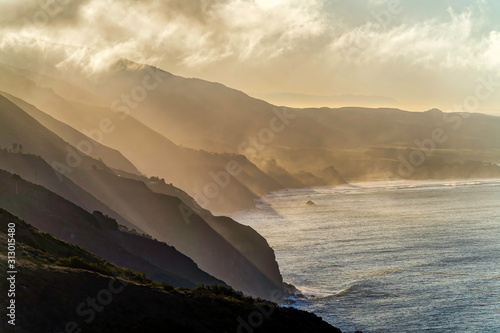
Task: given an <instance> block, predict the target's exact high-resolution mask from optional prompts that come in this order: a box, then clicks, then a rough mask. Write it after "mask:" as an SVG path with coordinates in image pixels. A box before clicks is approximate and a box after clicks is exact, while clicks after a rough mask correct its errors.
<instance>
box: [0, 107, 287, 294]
mask: <svg viewBox="0 0 500 333" xmlns="http://www.w3.org/2000/svg"><path fill="white" fill-rule="evenodd" d="M0 101H1V98H0ZM3 102H4V104H3V105H1V104H0V120H2V119H3V122H2V123H1V124H0V126H4V127H5V129H6V131H0V143H2V142H3V143H4V144H5V145H8V144H10V142H22V143H23V146H25V147H26V148H25V150H26V151H28V152H32V153H33V152H35V153H37V154H40V155H41V156H42V157H43V158H44V159H45V160H46V161H51V160H52V161H53V160H56V161H65V159H66V156H65V155H66V154H67V151H68V149H69V150H73V151H75V150H76V148H73V147H72V146H71V145H69V144H68V143H65V142H64V141H63V140H62V139H60V138H59V137H57V136H56V135H55V134H54V133H52V132H50V131H48V130H47V129H46V128H44V127H43V126H41V125H40V124H39V123H38V122H36V120H34V119H33V118H31V117H30V116H29V115H27V114H26V113H24V112H23V110H21V109H19V108H18V107H17V106H15V105H14V104H12V103H10V101H8V100H7V99H4V100H3ZM16 115H17V116H16ZM2 117H3V118H2ZM23 121H24V122H23ZM26 123H27V124H29V125H30V127H26V126H25V125H26ZM9 131H11V133H15V135H14V134H13V135H12V136H9ZM33 133H36V135H34V134H33ZM29 136H32V137H31V138H29ZM2 140H3V141H2ZM44 141H45V142H47V141H48V142H50V143H51V145H44V146H43V147H40V148H38V146H37V142H42V143H43V142H44ZM21 155H22V154H21ZM17 158H18V160H23V161H22V162H20V163H17V164H14V165H12V164H11V165H10V166H9V168H10V170H12V171H13V172H15V167H19V165H20V164H21V165H22V164H23V163H24V167H20V169H21V170H23V169H24V170H25V172H24V174H28V175H29V177H33V174H34V172H36V170H33V169H31V170H30V164H29V163H26V158H25V157H22V156H18V157H17ZM81 158H82V161H81V163H79V164H77V165H73V166H72V167H71V171H70V172H65V175H66V176H67V177H68V178H69V179H70V180H71V181H73V182H74V183H75V184H76V185H78V186H79V187H81V188H82V189H83V190H84V191H86V192H88V193H90V194H91V195H92V196H94V197H95V198H96V199H97V200H98V201H100V202H102V203H103V204H104V205H106V206H107V207H109V209H108V210H109V211H111V212H116V213H114V214H115V215H118V217H121V216H123V218H124V220H126V221H130V222H128V223H122V221H121V220H120V219H118V222H119V223H121V224H125V225H128V226H129V227H132V228H133V226H134V225H135V226H137V227H138V228H139V229H141V230H144V231H146V232H147V233H149V234H151V235H152V236H154V237H156V238H158V239H160V240H162V241H166V242H168V243H169V244H172V245H175V246H176V247H178V249H179V250H180V251H181V252H182V253H184V254H186V255H188V256H190V257H191V258H193V259H194V260H195V261H196V262H197V263H198V264H199V265H200V266H201V267H202V269H204V270H206V271H207V272H209V273H210V274H212V275H214V276H216V277H217V278H219V279H222V280H224V281H225V282H227V283H229V284H230V285H231V286H233V287H234V288H236V289H238V290H242V291H245V292H248V293H251V294H253V295H258V296H261V297H269V292H270V290H274V289H275V288H282V281H281V275H280V274H279V270H278V268H277V264H276V261H275V258H274V253H273V251H272V250H271V249H270V248H269V246H268V245H267V243H265V242H262V241H260V238H261V237H260V236H258V237H249V240H247V241H246V243H247V244H248V243H249V244H250V245H251V246H252V247H254V248H258V247H260V246H264V249H262V250H259V251H253V253H250V252H246V253H245V254H242V253H240V251H239V250H238V248H236V247H235V246H233V245H232V244H234V243H235V241H236V240H235V239H225V238H224V236H221V235H220V234H219V233H218V232H217V231H215V230H214V229H213V228H212V227H210V226H209V225H208V224H207V223H206V222H205V221H204V220H203V219H202V218H200V217H196V216H193V217H192V218H193V219H196V220H199V223H191V224H188V223H186V221H185V212H183V211H182V210H180V208H179V206H180V205H181V203H182V201H180V200H179V199H177V198H172V197H168V196H165V195H161V194H155V193H154V192H152V191H151V190H149V189H148V188H147V186H146V185H144V183H142V182H140V181H134V180H131V179H127V178H126V177H119V176H117V175H116V174H115V173H114V171H113V170H110V169H109V168H108V167H107V166H106V165H105V164H104V163H102V162H100V161H97V160H94V159H92V158H91V157H88V156H82V157H81ZM83 162H85V163H83ZM4 164H6V165H9V163H6V162H5V163H4ZM193 168H195V167H194V166H193ZM44 170H45V171H46V172H45V174H46V175H47V177H48V179H47V180H44V182H45V183H46V184H48V185H50V186H51V187H52V188H55V189H56V190H57V191H61V192H62V193H64V191H65V190H67V189H66V186H64V185H60V182H59V183H58V182H56V181H55V180H54V175H53V172H52V173H51V172H50V171H48V170H47V168H46V166H45V167H44ZM41 176H42V174H40V175H38V177H41ZM56 176H57V177H58V178H60V179H59V180H60V181H61V180H62V181H63V183H64V179H65V178H63V177H61V176H60V175H56ZM30 179H31V178H30ZM37 181H38V182H40V183H41V181H40V180H37ZM68 186H69V188H75V186H72V184H69V185H68ZM76 191H77V193H76V194H77V195H80V196H81V195H82V193H81V192H82V191H80V190H79V189H78V188H76ZM64 194H65V193H64ZM70 197H71V196H70ZM71 198H74V196H73V197H71ZM84 201H85V200H84ZM95 201H96V200H94V201H93V202H90V203H89V202H86V204H88V205H91V204H92V203H95ZM86 207H88V206H86ZM92 209H95V208H92ZM105 213H106V212H105ZM115 215H110V216H112V217H116V216H115ZM227 223H230V224H233V225H236V223H235V222H234V221H232V220H231V221H228V222H227ZM247 229H248V231H247V232H246V234H248V235H251V234H255V231H253V230H252V229H250V228H247ZM226 235H227V237H229V236H230V235H228V234H227V233H226ZM196 239H200V241H199V242H197V241H195V240H196ZM254 240H255V243H254ZM262 253H265V254H262ZM262 262H265V264H264V265H263V264H262Z"/></svg>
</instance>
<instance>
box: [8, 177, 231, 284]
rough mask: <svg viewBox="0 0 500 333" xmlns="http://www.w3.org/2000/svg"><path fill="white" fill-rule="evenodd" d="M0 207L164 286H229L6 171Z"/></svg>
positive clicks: (179, 256)
mask: <svg viewBox="0 0 500 333" xmlns="http://www.w3.org/2000/svg"><path fill="white" fill-rule="evenodd" d="M0 208H4V209H6V210H8V211H10V212H12V213H14V214H16V215H17V216H19V217H21V218H22V219H24V220H26V221H27V222H29V223H31V224H33V225H34V226H35V227H37V228H38V229H40V230H41V231H43V232H48V233H50V234H51V235H53V236H55V237H57V238H59V239H61V240H64V241H67V242H70V243H72V244H74V245H78V246H80V247H82V248H85V249H87V250H88V251H91V252H92V253H95V254H97V255H99V256H100V257H102V258H104V259H106V260H109V261H111V262H112V263H114V264H117V265H120V266H124V267H127V268H130V269H134V270H138V271H142V272H145V273H147V274H148V275H150V276H152V277H154V278H155V279H158V280H160V281H164V282H166V283H171V284H173V285H176V286H183V287H194V286H196V285H199V284H224V283H223V282H222V281H220V280H217V279H215V278H214V277H212V276H210V275H208V274H207V273H205V272H203V271H201V270H200V269H199V268H198V267H197V266H196V264H195V263H194V262H193V261H192V260H191V259H190V258H188V257H186V256H185V255H183V254H181V253H179V252H177V250H175V249H174V248H173V247H171V246H168V245H166V244H163V243H159V242H158V241H155V240H151V239H147V238H144V237H138V236H135V235H130V234H129V233H127V232H122V231H120V230H119V228H118V224H117V223H116V221H115V220H112V219H110V218H108V217H106V216H105V215H103V214H101V213H100V212H94V213H93V214H90V213H88V212H86V211H85V210H83V209H82V208H80V207H78V206H76V205H74V204H72V203H71V202H69V201H67V200H66V199H63V198H61V197H60V196H58V195H56V194H54V193H52V192H50V191H48V190H47V189H45V188H43V187H42V186H39V185H34V184H32V183H29V182H27V181H24V180H22V179H19V178H18V177H16V176H14V175H13V174H11V173H8V172H6V171H3V170H0ZM136 251H137V252H136ZM181 273H185V274H186V276H183V275H182V274H181Z"/></svg>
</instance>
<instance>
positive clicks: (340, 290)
mask: <svg viewBox="0 0 500 333" xmlns="http://www.w3.org/2000/svg"><path fill="white" fill-rule="evenodd" d="M308 200H311V201H313V202H314V203H315V205H307V204H306V202H307V201H308ZM257 206H258V209H255V210H252V211H245V212H238V213H235V214H233V215H232V217H233V218H235V219H236V220H237V221H239V222H240V223H243V224H246V225H250V226H252V227H253V228H254V229H256V230H257V231H258V232H259V233H261V234H262V235H263V236H264V237H266V239H267V240H268V242H269V244H270V245H271V246H272V247H273V248H274V250H275V252H276V257H277V261H278V263H279V265H280V269H281V272H282V274H283V277H284V280H285V281H286V282H289V283H292V284H293V285H295V286H297V287H298V288H299V289H300V290H301V291H303V292H304V294H305V295H306V298H305V299H297V300H296V303H294V304H293V306H294V307H297V308H299V309H303V310H307V311H312V312H314V313H316V314H317V315H319V316H321V317H323V319H325V320H326V321H327V322H329V323H331V324H332V325H334V326H336V327H339V328H340V329H341V330H342V331H344V332H354V331H355V330H361V331H363V333H372V332H384V333H385V332H398V333H399V332H440V333H443V332H461V333H463V332H478V333H486V332H495V333H499V332H500V180H463V181H387V182H370V183H354V184H350V185H343V186H336V187H315V188H307V189H299V190H283V191H279V192H275V193H272V194H270V195H268V196H265V197H264V198H262V200H260V201H259V202H258V205H257Z"/></svg>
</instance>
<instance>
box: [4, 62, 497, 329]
mask: <svg viewBox="0 0 500 333" xmlns="http://www.w3.org/2000/svg"><path fill="white" fill-rule="evenodd" d="M499 126H500V118H499V117H494V116H488V115H483V114H470V113H465V112H455V113H445V112H442V111H440V110H436V109H432V110H428V111H425V112H408V111H404V110H399V109H393V108H379V109H371V108H360V107H348V108H335V109H333V108H304V109H298V108H289V107H283V106H276V105H272V104H270V103H268V102H266V101H263V100H259V99H255V98H252V97H250V96H248V95H247V94H245V93H243V92H241V91H237V90H234V89H231V88H228V87H226V86H224V85H222V84H219V83H214V82H208V81H204V80H200V79H196V78H184V77H180V76H176V75H173V74H171V73H168V72H166V71H163V70H162V69H159V68H156V67H152V66H148V65H144V64H138V63H134V62H132V61H129V60H125V59H122V60H119V61H117V62H116V63H114V64H113V65H112V66H110V67H109V68H107V69H106V70H104V71H101V72H99V73H94V74H92V75H84V74H82V73H80V72H78V71H77V70H61V69H57V68H49V69H47V68H44V69H43V70H42V69H40V70H39V71H37V70H36V68H23V67H22V66H20V65H19V64H12V63H11V64H0V148H1V149H0V208H1V209H3V210H1V211H0V219H1V221H2V222H1V226H2V228H4V229H5V226H6V225H7V223H8V222H10V221H14V223H15V224H16V226H18V228H19V229H18V232H19V235H22V237H21V238H20V239H18V242H20V244H19V246H20V247H21V248H22V251H23V252H22V253H23V254H22V261H21V265H22V268H23V274H24V276H25V278H26V281H25V282H21V283H22V284H23V285H25V286H28V287H27V288H32V290H36V291H37V292H41V290H42V289H43V288H46V287H44V284H43V281H46V280H47V281H57V283H59V284H61V285H63V286H65V288H76V289H78V288H77V286H76V284H77V283H79V284H80V285H86V286H87V287H85V288H87V290H84V288H83V287H82V288H80V289H78V290H77V292H75V293H74V294H73V293H71V295H70V296H68V295H65V294H64V293H63V292H61V291H60V290H57V288H55V286H54V285H53V284H50V285H49V287H47V288H48V289H47V290H46V291H45V293H49V294H51V295H53V296H52V297H53V299H52V301H51V302H49V301H47V300H44V302H49V303H50V304H45V303H44V302H42V303H40V302H37V303H36V304H37V308H36V311H35V310H33V312H38V311H40V312H41V313H43V311H44V308H47V309H48V308H50V311H55V310H54V309H55V308H56V307H57V304H63V303H64V302H65V301H67V302H69V303H68V304H71V306H77V305H78V304H77V303H75V302H77V301H78V299H80V298H84V295H85V294H86V293H88V292H92V290H94V289H95V288H94V287H96V286H98V285H100V284H103V283H107V282H106V281H107V280H109V279H110V275H109V274H108V273H109V270H111V271H120V272H122V273H123V272H129V273H127V274H128V275H127V274H125V275H123V274H122V275H123V276H121V278H123V279H125V280H127V281H131V282H132V284H133V285H132V286H131V288H129V289H127V292H126V293H124V294H123V295H121V296H120V299H121V300H120V304H121V305H120V306H121V308H119V309H118V310H117V311H118V312H117V313H118V314H115V315H116V316H117V317H116V318H117V319H116V320H115V322H119V323H120V324H116V325H118V326H116V327H113V328H112V329H113V330H110V331H120V332H124V331H125V330H124V327H126V326H124V324H123V323H125V322H126V320H125V319H126V316H127V314H128V313H130V312H134V309H135V308H136V307H135V306H130V307H127V306H124V305H123V304H128V303H130V302H133V300H134V301H137V300H142V302H146V303H147V304H148V307H147V309H148V311H151V315H152V314H153V313H154V314H158V316H161V313H162V312H161V311H160V309H162V308H164V307H176V306H179V308H177V309H176V310H175V311H176V313H183V310H186V309H192V308H195V309H196V311H195V314H196V315H197V316H199V317H200V321H199V327H194V326H192V325H194V324H192V323H187V322H186V320H187V319H185V318H184V317H182V316H185V313H184V314H183V315H181V317H176V316H177V315H175V316H174V315H173V314H172V315H171V316H165V320H166V322H168V323H169V324H171V325H173V326H172V327H177V328H178V330H177V331H179V332H182V331H189V332H209V331H213V330H215V329H221V328H222V329H225V330H230V329H237V328H238V323H239V322H238V319H237V318H239V317H245V316H248V314H249V313H251V312H252V311H255V309H256V308H258V306H269V304H271V303H269V302H270V301H271V300H272V299H273V297H272V294H273V293H275V292H276V291H278V292H280V293H282V294H283V295H290V293H293V292H296V290H295V289H294V288H293V286H290V285H287V284H286V283H285V282H284V281H283V278H282V276H281V274H280V270H279V266H278V263H277V262H276V258H275V255H274V251H273V249H272V248H271V247H270V246H269V244H268V243H267V241H266V240H265V239H264V238H263V237H262V236H261V235H259V234H258V233H257V232H256V231H255V230H254V229H252V228H251V227H248V226H245V225H242V224H240V223H238V222H237V221H235V220H234V219H232V218H230V217H226V216H223V214H228V213H230V212H235V211H239V210H245V209H253V208H255V200H257V199H258V198H259V197H261V196H262V195H265V194H267V193H270V192H272V191H277V190H280V189H285V188H298V187H307V186H327V185H338V184H345V183H348V182H353V181H361V180H379V179H397V178H408V179H445V178H488V177H500V166H499V164H500V133H499V132H498V131H496V130H495V129H497V128H499ZM415 138H418V139H415ZM11 214H13V215H11ZM14 215H15V216H14ZM21 220H23V221H24V222H23V221H21ZM35 228H36V229H38V230H39V231H38V230H36V229H35ZM4 229H2V233H5V230H4ZM40 232H42V233H40ZM43 233H46V234H43ZM0 236H2V237H4V236H3V235H2V234H0ZM2 243H3V241H2ZM54 251H55V252H54ZM2 253H5V252H2ZM2 260H3V261H5V260H6V258H5V256H4V255H2ZM62 267H64V268H62ZM95 267H100V268H99V269H98V270H97V271H96V270H95ZM102 267H107V268H108V270H104V269H103V268H102ZM110 267H111V268H110ZM116 267H118V268H116ZM93 268H94V270H92V269H93ZM130 272H136V273H134V274H136V275H134V274H132V273H130ZM141 274H143V275H144V276H147V278H145V277H144V276H143V275H141ZM35 276H40V277H41V279H36V278H35ZM134 279H135V280H134ZM167 285H168V286H169V287H166V286H167ZM200 285H205V286H213V287H198V288H197V286H200ZM92 288H94V289H92ZM231 288H232V289H231ZM91 289H92V290H91ZM233 289H234V290H233ZM189 290H191V291H189ZM193 290H194V291H193ZM22 295H25V296H26V297H27V298H26V301H27V300H29V298H28V296H27V293H26V292H24V293H22ZM250 296H251V297H256V298H257V299H252V298H251V297H250ZM23 297H24V296H23ZM40 297H41V298H40V299H43V297H42V296H40ZM246 297H248V298H246ZM63 300H64V301H63ZM27 304H28V303H26V306H28V305H27ZM210 304H216V305H215V307H214V308H213V309H212V311H213V313H212V315H213V316H216V317H217V316H225V320H229V321H228V322H224V323H222V322H218V321H216V320H211V319H210V318H211V316H209V315H207V314H204V313H205V312H204V311H209V310H208V309H209V308H210ZM262 304H264V305H262ZM4 305H6V304H3V303H2V308H3V309H5V306H4ZM116 306H117V307H120V306H118V305H116ZM272 306H273V307H275V306H276V305H274V304H273V305H272ZM51 307H52V308H51ZM277 309H278V310H276V312H277V315H276V316H272V317H271V318H270V319H269V320H267V321H266V324H265V325H263V326H262V327H261V331H262V332H271V331H273V328H275V327H281V328H284V327H290V331H291V332H295V331H297V332H298V331H301V330H300V329H302V328H304V327H310V328H311V327H315V329H314V331H318V332H330V331H331V332H336V331H337V330H336V329H334V328H332V327H330V326H329V325H328V324H326V323H324V322H322V321H321V319H319V318H317V317H315V316H314V315H310V314H307V313H303V312H299V311H296V310H293V309H289V308H282V307H277ZM23 311H24V310H23ZM26 311H27V310H26ZM68 311H69V310H67V309H65V310H64V313H61V315H59V316H56V315H55V314H54V313H52V312H51V316H49V317H47V318H48V319H47V322H45V323H44V324H43V325H42V326H39V327H38V330H36V329H35V328H34V326H33V327H32V328H29V329H27V331H30V332H38V331H40V332H41V331H42V329H44V330H60V329H61V326H60V324H61V322H62V321H63V317H64V316H65V315H69V312H68ZM186 311H187V310H186ZM115 315H113V316H115ZM134 315H136V314H134ZM2 316H3V314H2ZM23 316H24V317H20V320H25V321H26V322H28V321H32V320H35V321H37V320H41V319H40V317H36V316H35V315H28V314H25V315H23ZM152 316H153V315H152ZM158 316H153V317H154V318H156V319H154V320H153V321H151V323H150V324H151V326H150V327H157V326H155V325H159V320H160V319H159V317H158ZM2 318H3V317H2ZM160 318H161V317H160ZM143 320H145V319H143ZM301 320H303V321H301ZM299 321H301V322H300V323H299ZM295 323H296V324H295ZM240 324H241V323H240ZM98 325H99V328H100V329H101V328H102V329H104V328H105V327H106V323H105V322H102V321H99V322H98ZM120 325H122V326H120ZM266 325H267V326H266ZM297 325H298V326H297ZM201 327H205V329H202V328H201ZM207 327H208V328H211V329H213V330H210V329H207Z"/></svg>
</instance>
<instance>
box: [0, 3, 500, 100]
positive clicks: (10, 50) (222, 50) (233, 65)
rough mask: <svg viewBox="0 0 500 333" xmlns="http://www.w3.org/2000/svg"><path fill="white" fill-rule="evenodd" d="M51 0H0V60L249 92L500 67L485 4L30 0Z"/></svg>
mask: <svg viewBox="0 0 500 333" xmlns="http://www.w3.org/2000/svg"><path fill="white" fill-rule="evenodd" d="M56 1H59V2H58V3H63V4H64V5H61V6H62V7H61V8H60V9H57V10H55V11H53V13H54V15H49V18H50V19H49V20H47V22H45V23H43V20H42V21H40V22H38V23H39V24H36V20H34V19H33V18H34V17H35V16H36V15H37V13H39V12H40V11H42V12H43V6H41V5H40V2H38V1H35V0H26V1H16V0H0V13H4V14H0V49H1V51H2V54H1V55H0V62H10V63H12V64H14V63H15V62H18V63H19V62H23V63H24V64H26V65H29V66H35V65H37V66H42V65H45V66H47V64H52V65H53V66H55V67H57V68H64V69H70V68H76V69H78V70H81V71H82V72H84V73H86V74H91V73H95V72H99V71H102V70H105V69H106V68H108V67H109V66H110V65H111V64H113V63H114V62H115V61H117V60H118V59H120V58H128V59H130V60H133V61H136V62H141V63H148V64H152V65H156V66H159V67H162V68H164V69H166V70H168V71H174V72H180V74H182V75H193V76H201V77H205V78H208V79H212V80H215V81H223V82H224V83H226V84H229V85H233V86H235V87H237V88H240V89H246V90H248V91H261V92H264V91H266V90H267V92H272V91H294V92H304V93H318V94H343V93H352V94H371V93H375V94H378V95H384V96H393V95H392V94H400V93H408V94H410V93H411V92H412V91H413V92H414V93H415V94H416V95H418V94H419V90H420V91H421V92H425V93H428V92H427V91H426V87H427V85H426V83H425V82H424V80H425V79H429V76H436V75H438V73H440V74H439V75H441V74H443V73H444V72H440V71H445V72H447V73H448V74H446V73H445V74H443V75H447V76H446V77H445V76H442V77H440V78H439V79H440V80H441V79H444V80H445V81H447V82H450V81H454V80H455V79H456V77H455V76H454V74H453V72H455V71H467V72H469V74H467V75H469V76H467V77H472V76H474V75H475V74H474V73H475V71H476V72H478V71H491V70H498V69H500V58H498V56H497V55H498V54H499V51H500V32H499V31H497V30H495V28H494V27H495V25H494V24H495V23H493V21H494V20H493V19H492V16H488V15H489V13H491V12H494V8H493V9H491V8H490V7H491V6H494V3H493V2H488V1H470V3H469V5H468V6H463V4H464V3H465V1H464V2H461V4H462V5H460V6H458V5H456V6H455V7H450V8H448V9H447V10H446V8H445V7H443V6H442V4H439V6H438V5H437V4H436V5H435V9H436V11H435V12H432V8H434V7H432V5H429V4H430V3H434V2H429V3H427V2H426V3H425V6H431V7H429V11H430V12H432V13H433V14H432V15H431V16H429V15H428V14H427V13H428V11H427V10H426V11H425V13H426V15H425V16H424V15H423V13H424V11H423V9H422V8H420V7H422V6H424V5H422V3H421V2H418V3H417V2H414V1H407V2H401V6H402V7H403V11H402V12H401V13H397V14H393V15H392V16H391V17H389V18H387V17H384V15H383V14H381V13H385V14H387V11H388V8H389V7H388V6H389V3H391V2H392V1H381V0H357V1H335V2H333V1H328V0H309V1H302V0H190V1H186V0H163V1H160V0H142V1H138V0H86V1H79V0H78V1H77V0H72V1H70V0H46V2H44V1H42V2H41V3H43V4H46V3H51V2H56ZM412 6H413V7H412ZM418 6H420V7H418ZM495 6H496V5H495ZM353 8H354V9H356V11H355V13H353V14H352V17H351V16H349V15H350V14H345V13H350V12H352V9H353ZM415 8H417V9H418V8H420V9H422V10H420V12H419V14H418V15H416V14H413V13H414V12H415V10H414V9H415ZM426 8H427V7H426ZM495 8H496V7H495ZM6 13H8V14H6ZM340 13H344V14H342V15H341V14H340ZM38 15H41V14H38ZM493 18H494V15H493ZM387 19H388V20H387ZM381 20H382V21H381ZM384 20H386V21H384ZM41 23H43V24H41ZM398 73H400V74H398ZM403 73H404V75H403ZM422 73H425V75H423V74H422ZM449 73H452V74H449ZM423 76H426V77H425V78H423ZM242 77H244V78H245V80H242V79H241V78H242ZM339 78H342V80H340V79H339ZM455 81H456V80H455ZM409 82H411V84H410V83H409ZM458 84H459V83H455V85H457V86H458ZM390 87H394V88H391V89H389V88H390ZM462 88H463V87H462ZM462 88H461V89H462ZM319 89H322V90H321V91H319ZM377 89H378V90H377ZM383 89H386V90H385V91H382V90H383ZM403 89H406V90H405V91H403ZM450 89H452V88H450ZM371 90H376V91H371ZM401 91H403V92H401ZM416 98H418V97H416ZM398 100H399V98H398Z"/></svg>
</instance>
